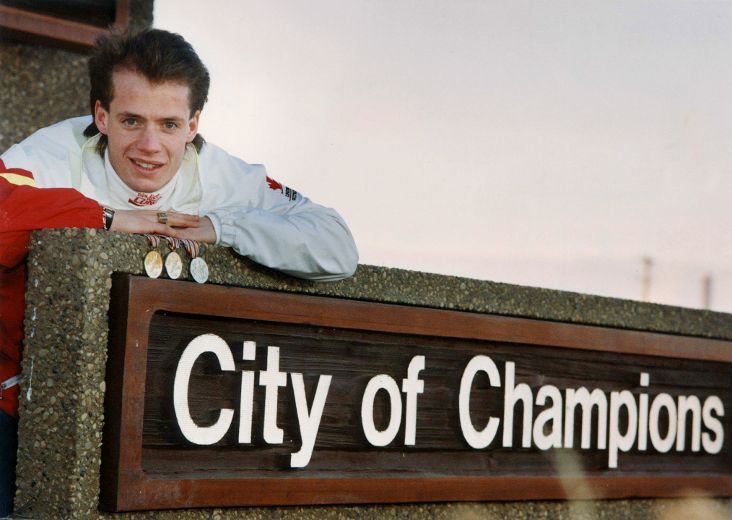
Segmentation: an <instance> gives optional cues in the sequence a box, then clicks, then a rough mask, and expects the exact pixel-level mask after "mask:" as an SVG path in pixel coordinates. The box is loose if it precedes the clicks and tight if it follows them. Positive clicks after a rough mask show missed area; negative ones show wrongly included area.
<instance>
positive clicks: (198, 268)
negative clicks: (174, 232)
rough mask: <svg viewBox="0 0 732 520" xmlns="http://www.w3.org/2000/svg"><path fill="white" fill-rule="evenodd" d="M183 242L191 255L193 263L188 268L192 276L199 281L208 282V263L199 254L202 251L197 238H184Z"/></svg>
mask: <svg viewBox="0 0 732 520" xmlns="http://www.w3.org/2000/svg"><path fill="white" fill-rule="evenodd" d="M182 242H183V247H185V248H186V251H187V252H188V254H189V255H190V256H191V265H190V266H189V268H188V270H189V271H190V273H191V278H193V279H194V280H195V281H197V282H198V283H206V281H207V280H208V264H206V261H205V260H204V259H203V258H201V257H200V256H198V255H199V254H200V252H201V247H200V245H199V244H198V242H196V241H195V240H187V239H183V240H182Z"/></svg>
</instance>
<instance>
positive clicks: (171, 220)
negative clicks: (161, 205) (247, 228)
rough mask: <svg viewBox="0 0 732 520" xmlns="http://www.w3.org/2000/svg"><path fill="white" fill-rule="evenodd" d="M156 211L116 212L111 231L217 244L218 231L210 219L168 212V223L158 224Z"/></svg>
mask: <svg viewBox="0 0 732 520" xmlns="http://www.w3.org/2000/svg"><path fill="white" fill-rule="evenodd" d="M158 213H159V212H158V211H156V210H135V209H132V210H116V211H115V212H114V220H113V221H112V227H111V228H110V230H111V231H118V232H121V233H153V234H156V235H166V236H169V237H174V238H187V239H189V240H196V241H197V242H207V243H209V244H214V243H216V231H215V230H214V227H213V224H212V223H211V220H210V219H209V218H208V217H203V218H199V217H198V215H188V214H187V213H179V212H177V211H166V212H165V213H166V214H167V215H168V222H167V223H166V224H161V223H160V222H158Z"/></svg>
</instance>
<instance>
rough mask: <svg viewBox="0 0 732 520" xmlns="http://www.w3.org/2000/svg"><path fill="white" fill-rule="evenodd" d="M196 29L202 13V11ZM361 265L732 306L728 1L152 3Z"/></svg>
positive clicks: (228, 106) (218, 102) (231, 112)
mask: <svg viewBox="0 0 732 520" xmlns="http://www.w3.org/2000/svg"><path fill="white" fill-rule="evenodd" d="M192 13H193V14H192ZM155 25H156V26H158V27H162V28H166V29H169V30H172V31H175V32H179V33H181V34H182V35H183V36H185V37H186V38H187V39H188V40H189V41H190V42H191V43H192V44H193V45H194V46H195V47H196V48H197V50H198V51H199V53H200V55H201V56H202V58H203V60H204V62H205V63H206V64H207V65H208V67H209V69H210V71H211V75H212V90H211V93H210V96H209V104H208V105H207V107H206V109H205V110H204V114H203V117H202V122H201V126H202V133H203V134H204V135H205V136H206V138H207V139H208V140H210V141H212V142H215V143H216V144H218V145H220V146H223V147H224V148H225V149H227V150H228V151H229V152H231V153H234V154H235V155H238V156H240V157H242V158H243V159H245V160H247V161H248V162H258V163H264V164H265V165H266V166H267V169H268V171H269V174H270V176H272V177H274V178H276V179H277V180H279V181H281V182H283V183H284V184H287V185H290V186H292V187H293V188H295V189H297V190H298V191H301V192H302V193H304V194H305V195H307V196H309V197H310V198H312V199H314V200H315V201H317V202H320V203H322V204H325V205H327V206H331V207H335V208H336V209H338V211H339V212H340V213H341V214H342V215H343V216H344V217H345V218H346V220H347V222H348V223H349V225H350V227H351V230H352V232H353V234H354V236H355V238H356V242H357V244H358V246H359V250H360V253H361V262H362V263H368V264H376V265H386V266H390V267H403V268H407V269H414V270H421V271H429V272H436V273H445V274H454V275H460V276H469V277H472V278H479V279H485V280H495V281H502V282H510V283H518V284H522V285H535V286H542V287H550V288H558V289H565V290H573V291H580V292H585V293H595V294H603V295H609V296H617V297H622V298H632V299H639V298H640V297H641V278H642V273H641V271H642V269H641V267H642V258H643V257H645V256H647V257H651V258H652V259H653V262H654V265H653V269H652V271H651V291H650V298H651V300H652V301H658V302H662V303H669V304H675V305H685V306H692V307H695V306H700V305H701V303H702V289H701V287H702V282H701V280H702V276H703V275H704V274H705V273H710V274H711V275H712V278H713V293H712V302H711V303H712V308H713V309H716V310H724V311H728V312H730V311H732V263H731V262H732V231H731V229H730V196H731V195H732V176H731V175H730V169H731V168H732V100H731V96H732V60H731V59H730V56H732V31H731V30H730V27H732V2H722V1H719V2H705V1H673V0H662V1H641V0H628V1H618V0H614V1H609V0H608V1H601V2H593V1H588V0H576V1H564V2H562V1H556V0H555V1H552V2H544V1H540V0H536V1H515V0H513V1H511V2H505V1H489V0H451V1H449V2H448V1H445V0H348V1H343V0H278V1H277V2H271V1H265V0H236V1H234V0H232V1H226V0H211V1H210V2H206V3H202V2H200V1H198V0H196V1H194V0H156V2H155Z"/></svg>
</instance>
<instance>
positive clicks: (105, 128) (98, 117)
mask: <svg viewBox="0 0 732 520" xmlns="http://www.w3.org/2000/svg"><path fill="white" fill-rule="evenodd" d="M94 123H95V124H96V125H97V129H98V130H99V131H100V132H101V133H103V134H104V135H107V133H108V132H109V112H107V111H106V110H104V107H102V102H101V101H99V100H98V99H97V102H96V103H94Z"/></svg>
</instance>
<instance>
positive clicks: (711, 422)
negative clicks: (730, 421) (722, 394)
mask: <svg viewBox="0 0 732 520" xmlns="http://www.w3.org/2000/svg"><path fill="white" fill-rule="evenodd" d="M712 412H716V414H717V417H724V405H723V404H722V400H721V399H720V398H719V397H717V396H716V395H710V396H709V397H707V398H706V399H705V400H704V408H703V409H702V416H703V419H704V426H706V427H707V428H709V429H710V430H712V432H714V440H712V436H711V435H709V434H708V433H707V432H704V433H703V434H702V445H703V446H704V451H706V452H707V453H719V452H720V451H721V450H722V445H723V444H724V428H723V427H722V423H721V421H720V420H719V419H717V418H716V417H712Z"/></svg>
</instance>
